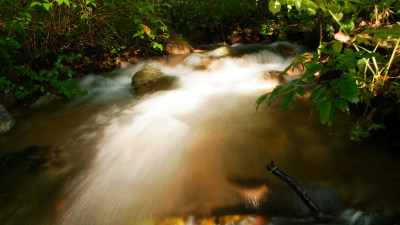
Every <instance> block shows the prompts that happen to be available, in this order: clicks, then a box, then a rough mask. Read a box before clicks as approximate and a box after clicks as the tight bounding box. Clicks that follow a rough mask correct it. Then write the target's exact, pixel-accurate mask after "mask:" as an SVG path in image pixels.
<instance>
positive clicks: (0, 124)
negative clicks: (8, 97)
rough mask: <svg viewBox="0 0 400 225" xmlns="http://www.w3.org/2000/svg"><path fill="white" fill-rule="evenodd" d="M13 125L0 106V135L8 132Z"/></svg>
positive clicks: (12, 120)
mask: <svg viewBox="0 0 400 225" xmlns="http://www.w3.org/2000/svg"><path fill="white" fill-rule="evenodd" d="M14 124H15V120H14V119H13V118H11V116H10V115H9V114H8V112H7V110H6V108H5V107H4V106H3V105H0V134H4V133H6V132H8V131H9V130H10V129H11V128H12V127H13V126H14Z"/></svg>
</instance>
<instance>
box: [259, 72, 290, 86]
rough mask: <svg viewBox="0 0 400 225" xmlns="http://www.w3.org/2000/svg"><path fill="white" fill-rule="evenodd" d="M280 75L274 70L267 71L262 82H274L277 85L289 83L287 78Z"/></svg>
mask: <svg viewBox="0 0 400 225" xmlns="http://www.w3.org/2000/svg"><path fill="white" fill-rule="evenodd" d="M281 73H282V71H276V70H272V71H268V72H266V73H264V74H263V78H264V80H269V81H276V82H278V83H284V82H287V81H289V80H287V76H286V75H281Z"/></svg>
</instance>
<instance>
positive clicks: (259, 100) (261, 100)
mask: <svg viewBox="0 0 400 225" xmlns="http://www.w3.org/2000/svg"><path fill="white" fill-rule="evenodd" d="M269 94H271V93H266V94H264V95H262V96H261V97H259V98H258V99H257V101H256V110H258V108H259V107H260V105H261V103H262V102H263V101H265V99H267V97H268V95H269Z"/></svg>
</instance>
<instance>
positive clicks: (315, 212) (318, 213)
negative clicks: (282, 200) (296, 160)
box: [267, 161, 333, 222]
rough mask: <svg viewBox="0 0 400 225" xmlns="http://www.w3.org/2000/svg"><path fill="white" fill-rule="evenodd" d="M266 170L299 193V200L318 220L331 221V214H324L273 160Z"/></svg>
mask: <svg viewBox="0 0 400 225" xmlns="http://www.w3.org/2000/svg"><path fill="white" fill-rule="evenodd" d="M267 169H268V171H270V172H271V173H273V174H274V175H276V176H277V177H279V178H280V179H282V180H283V181H285V182H286V183H287V184H289V186H290V187H291V188H292V189H293V190H294V191H295V192H296V193H297V195H299V197H300V198H301V200H302V201H303V202H304V204H306V206H307V207H308V208H309V209H310V211H311V215H312V216H313V217H314V218H315V219H317V220H318V221H319V222H322V221H324V222H325V221H331V220H332V219H333V218H332V216H331V215H329V214H326V213H325V212H324V211H322V210H321V209H320V208H319V207H318V206H317V205H316V204H315V203H314V201H313V200H312V199H311V198H310V196H308V194H307V193H306V191H305V190H304V189H303V188H302V187H301V186H300V185H299V184H298V183H297V182H296V181H295V180H293V179H292V178H291V177H289V176H288V175H287V174H285V173H284V172H282V171H280V170H279V169H278V168H277V167H276V166H275V164H274V161H271V162H270V163H269V164H268V165H267Z"/></svg>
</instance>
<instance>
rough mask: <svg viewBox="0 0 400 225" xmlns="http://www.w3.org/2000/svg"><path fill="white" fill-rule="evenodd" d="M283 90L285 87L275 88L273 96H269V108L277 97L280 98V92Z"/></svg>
mask: <svg viewBox="0 0 400 225" xmlns="http://www.w3.org/2000/svg"><path fill="white" fill-rule="evenodd" d="M282 88H283V86H281V85H278V86H276V87H275V88H274V90H272V92H271V95H270V96H269V99H268V106H270V105H271V103H272V102H273V101H274V100H275V99H276V97H278V95H279V91H280V90H281V89H282Z"/></svg>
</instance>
